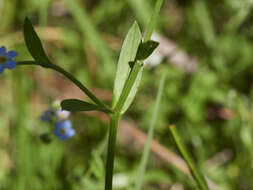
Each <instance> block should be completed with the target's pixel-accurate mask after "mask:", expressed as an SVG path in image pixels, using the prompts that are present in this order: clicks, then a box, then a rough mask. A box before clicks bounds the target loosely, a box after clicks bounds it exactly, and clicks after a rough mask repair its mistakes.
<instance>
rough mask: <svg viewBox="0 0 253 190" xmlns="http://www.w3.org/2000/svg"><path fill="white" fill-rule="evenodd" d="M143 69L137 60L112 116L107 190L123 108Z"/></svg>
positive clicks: (149, 30) (154, 18)
mask: <svg viewBox="0 0 253 190" xmlns="http://www.w3.org/2000/svg"><path fill="white" fill-rule="evenodd" d="M163 1H164V0H157V1H156V6H155V11H154V12H153V14H152V17H151V20H150V22H149V25H148V28H147V33H146V35H145V37H144V42H146V41H148V40H150V38H151V35H152V33H153V30H154V28H155V25H156V22H157V18H158V15H159V12H160V9H161V6H162V4H163ZM141 69H142V61H139V60H137V61H136V63H135V64H134V67H133V68H132V70H131V72H130V74H129V76H128V79H127V81H126V83H125V85H124V88H123V91H122V92H121V95H120V98H119V100H118V103H117V104H116V106H115V108H114V111H115V114H114V115H112V117H111V121H110V129H109V130H110V133H109V142H108V152H107V162H106V177H105V178H106V179H105V190H112V176H113V164H114V163H113V162H114V152H115V145H116V138H117V125H118V121H119V119H120V112H121V109H122V107H123V106H124V104H125V101H126V100H127V97H128V95H129V93H130V91H131V89H132V87H133V84H134V82H135V80H136V78H137V75H138V73H139V71H140V70H141Z"/></svg>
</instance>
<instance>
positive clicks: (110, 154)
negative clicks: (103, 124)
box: [105, 113, 120, 190]
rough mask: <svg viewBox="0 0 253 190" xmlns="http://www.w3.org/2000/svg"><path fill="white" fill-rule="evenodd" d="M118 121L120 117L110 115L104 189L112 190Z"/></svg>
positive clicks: (116, 114)
mask: <svg viewBox="0 0 253 190" xmlns="http://www.w3.org/2000/svg"><path fill="white" fill-rule="evenodd" d="M119 120H120V115H119V114H118V113H115V114H113V115H111V119H110V128H109V139H108V140H109V141H108V149H107V160H106V177H105V189H106V190H112V178H113V168H114V164H113V163H114V154H115V145H116V138H117V129H118V122H119Z"/></svg>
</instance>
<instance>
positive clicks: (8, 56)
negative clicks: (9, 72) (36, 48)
mask: <svg viewBox="0 0 253 190" xmlns="http://www.w3.org/2000/svg"><path fill="white" fill-rule="evenodd" d="M17 56H18V54H17V52H15V51H9V52H7V51H6V47H5V46H2V47H0V74H1V73H2V72H3V71H4V69H5V68H7V69H13V68H14V67H16V65H17V63H16V62H15V61H14V60H13V58H15V57H17Z"/></svg>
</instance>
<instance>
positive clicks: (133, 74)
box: [114, 61, 142, 113]
mask: <svg viewBox="0 0 253 190" xmlns="http://www.w3.org/2000/svg"><path fill="white" fill-rule="evenodd" d="M141 67H142V62H141V61H136V62H135V64H134V66H133V68H132V70H131V72H130V74H129V76H128V78H127V80H126V83H125V85H124V88H123V90H122V92H121V95H120V97H119V100H118V103H117V104H116V106H115V109H114V110H115V112H118V113H120V112H121V109H122V108H123V106H124V104H125V102H126V99H127V97H128V95H129V93H130V91H131V89H132V87H133V84H134V82H135V80H136V78H137V76H138V73H139V71H140V69H141Z"/></svg>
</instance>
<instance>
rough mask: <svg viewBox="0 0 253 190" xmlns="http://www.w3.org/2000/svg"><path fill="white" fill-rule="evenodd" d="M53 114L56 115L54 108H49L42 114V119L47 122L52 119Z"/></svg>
mask: <svg viewBox="0 0 253 190" xmlns="http://www.w3.org/2000/svg"><path fill="white" fill-rule="evenodd" d="M53 115H54V112H53V110H51V109H48V110H46V111H44V112H43V113H42V114H41V116H40V119H41V120H42V121H45V122H46V121H52V119H53Z"/></svg>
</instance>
